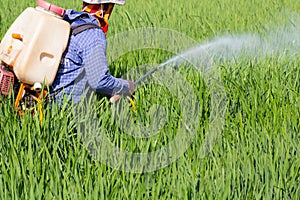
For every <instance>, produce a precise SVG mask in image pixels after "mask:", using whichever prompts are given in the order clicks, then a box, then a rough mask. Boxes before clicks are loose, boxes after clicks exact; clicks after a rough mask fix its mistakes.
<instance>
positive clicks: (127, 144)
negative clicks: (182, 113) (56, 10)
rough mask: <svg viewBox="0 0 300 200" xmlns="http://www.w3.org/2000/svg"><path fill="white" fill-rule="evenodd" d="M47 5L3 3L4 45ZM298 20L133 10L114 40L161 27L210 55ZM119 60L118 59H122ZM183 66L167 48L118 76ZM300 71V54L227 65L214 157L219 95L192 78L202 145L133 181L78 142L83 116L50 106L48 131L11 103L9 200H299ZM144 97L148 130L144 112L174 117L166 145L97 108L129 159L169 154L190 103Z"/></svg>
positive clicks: (230, 5) (117, 64)
mask: <svg viewBox="0 0 300 200" xmlns="http://www.w3.org/2000/svg"><path fill="white" fill-rule="evenodd" d="M50 2H51V3H54V4H56V5H59V6H61V7H64V8H73V9H80V6H81V3H80V1H79V0H78V1H75V0H72V1H71V0H68V1H60V0H53V1H50ZM35 3H36V1H34V0H22V1H16V0H10V1H8V0H1V1H0V8H1V10H0V38H2V37H3V36H4V34H5V32H6V31H7V29H8V28H9V26H10V25H11V23H13V21H14V20H15V18H16V17H17V16H18V15H19V14H20V13H21V12H22V11H23V10H24V9H25V8H26V7H29V6H31V7H34V6H35ZM298 15H299V17H300V1H299V0H264V1H262V0H211V1H199V0H188V1H183V0H182V1H180V0H164V1H161V0H151V1H130V0H128V1H127V4H126V6H123V7H116V8H115V10H114V12H113V15H112V17H111V20H110V27H109V29H110V30H109V33H108V35H107V38H108V39H109V38H110V37H113V36H114V35H115V34H117V33H122V32H124V31H128V30H135V29H138V28H142V27H156V28H164V29H170V30H174V31H177V32H180V33H182V34H184V35H186V36H187V37H190V38H192V39H193V40H194V41H196V42H197V43H199V44H201V43H203V42H206V41H209V40H210V39H212V38H215V37H222V35H239V34H244V33H255V34H260V35H265V34H267V33H268V32H269V31H271V30H274V29H276V28H282V27H286V24H292V25H294V26H298V25H299V23H298V24H297V23H293V20H292V19H295V17H296V18H297V16H298ZM299 37H300V35H299ZM178 48H180V47H178ZM183 50H184V49H183ZM107 54H108V58H110V57H109V54H110V49H108V52H107ZM172 56H174V55H173V53H172V52H166V51H163V50H159V49H147V50H137V51H135V52H130V53H128V54H126V55H123V56H121V57H120V58H119V59H118V60H115V61H113V62H110V63H109V67H110V72H111V73H112V74H113V75H115V76H118V77H119V76H121V75H123V74H125V73H126V72H128V71H129V70H130V69H131V68H132V67H133V66H139V65H143V64H145V63H149V62H152V63H162V62H163V61H165V60H167V59H169V58H170V57H172ZM109 61H110V60H109ZM299 64H300V54H299V53H295V54H294V56H293V57H287V58H281V59H278V58H276V57H265V58H260V59H258V60H256V61H255V62H254V61H253V60H247V59H243V58H241V59H240V60H237V61H236V62H234V63H228V64H226V63H225V64H222V65H218V66H217V67H218V68H219V69H220V71H221V80H222V83H223V84H224V88H225V91H226V96H227V105H228V108H227V111H226V114H225V125H224V128H223V130H222V134H221V135H219V137H218V138H217V139H216V141H215V145H214V146H213V149H212V151H211V152H209V153H208V154H207V155H206V156H205V157H203V156H202V155H200V152H199V149H200V148H201V146H202V145H203V141H204V139H205V132H206V131H207V130H206V129H207V124H208V122H209V118H208V115H209V112H208V111H207V110H208V108H209V106H210V105H209V98H210V97H209V91H208V89H207V88H206V86H205V83H204V81H203V79H202V77H201V75H200V74H199V73H197V71H195V70H186V69H182V71H181V72H182V74H183V76H185V77H186V78H187V79H188V81H189V83H190V84H191V85H192V86H193V88H194V89H195V90H196V91H199V93H197V95H198V97H199V98H200V102H201V113H202V114H201V122H200V125H199V128H198V130H195V131H196V132H197V134H196V137H195V139H194V141H193V143H192V144H191V146H190V147H189V148H188V149H187V151H186V152H185V153H184V154H183V155H182V156H181V157H180V158H179V159H178V160H176V161H175V162H174V163H171V164H170V165H169V166H167V167H165V168H162V169H159V170H157V171H155V172H149V173H129V172H123V171H120V170H115V169H112V168H110V167H109V166H107V165H105V164H103V163H101V162H100V161H98V160H97V159H93V157H92V156H91V155H90V154H89V151H88V150H87V149H86V148H85V146H84V145H83V144H82V140H81V139H80V137H79V136H78V133H79V130H77V129H76V125H75V123H74V121H73V118H72V116H73V115H72V108H65V109H61V108H59V107H56V106H53V107H52V108H51V109H50V108H49V107H48V108H47V109H46V111H45V118H44V121H43V123H42V124H41V123H40V122H39V118H38V117H37V116H34V117H32V116H31V115H30V114H27V115H25V116H24V117H18V116H17V115H16V114H15V111H14V110H13V104H12V102H11V100H10V99H7V98H5V99H3V100H2V104H1V107H0V198H1V199H299V198H300V152H299V149H300V125H299V124H300V67H299ZM135 95H136V96H135V98H136V101H137V105H138V109H140V110H139V111H138V113H139V114H140V116H139V117H140V118H142V119H143V116H144V115H143V114H144V113H143V109H142V108H143V107H147V106H149V104H151V103H155V102H157V101H161V102H163V103H165V105H169V106H170V107H168V108H169V113H170V117H169V119H168V120H167V125H166V127H165V128H164V129H163V131H161V132H160V134H159V135H158V136H157V137H156V138H155V139H149V140H147V141H140V140H138V141H136V140H134V138H131V137H128V136H125V134H124V133H122V132H121V131H120V130H119V129H118V127H117V126H116V125H115V124H114V123H112V122H111V118H112V115H111V112H110V109H109V105H108V102H107V100H105V99H101V100H99V105H98V104H97V105H96V107H97V109H99V110H100V111H101V117H100V121H101V122H100V124H101V126H103V127H106V128H107V135H108V136H109V137H110V138H111V141H113V142H114V143H115V144H116V145H119V146H120V148H123V149H126V150H129V151H139V150H141V151H144V152H147V151H153V150H157V148H159V147H160V146H163V145H164V144H166V143H167V142H169V141H170V140H171V139H172V138H173V137H174V132H175V131H174V130H176V128H178V126H177V125H176V122H177V121H176V120H178V119H177V118H176V116H175V115H176V108H177V107H178V104H179V102H178V101H177V100H176V97H172V96H170V95H168V92H167V91H165V90H164V89H163V88H161V89H160V90H157V88H155V87H154V86H151V85H150V86H149V87H148V88H144V89H141V90H140V91H137V93H136V94H135ZM149 102H150V103H149ZM171 105H172V106H173V107H172V106H171ZM173 108H175V111H174V109H173ZM145 120H146V117H145ZM156 141H158V143H157V144H156ZM154 143H155V144H154Z"/></svg>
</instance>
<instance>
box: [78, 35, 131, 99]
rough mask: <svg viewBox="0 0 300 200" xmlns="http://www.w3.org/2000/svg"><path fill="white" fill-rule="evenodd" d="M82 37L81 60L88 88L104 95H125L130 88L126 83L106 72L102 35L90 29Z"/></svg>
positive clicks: (104, 47) (104, 41)
mask: <svg viewBox="0 0 300 200" xmlns="http://www.w3.org/2000/svg"><path fill="white" fill-rule="evenodd" d="M84 35H85V36H86V37H85V40H81V41H82V45H84V46H85V48H83V49H84V50H83V52H82V58H83V66H84V69H85V72H86V77H87V82H88V84H89V86H90V87H91V88H92V89H94V90H95V91H96V92H99V93H102V94H106V95H114V94H120V93H127V92H128V91H129V88H130V86H129V83H128V81H126V80H123V79H120V78H115V77H113V76H112V75H111V74H110V73H109V72H108V63H107V60H106V39H105V35H104V33H103V32H102V31H101V30H98V29H91V30H88V31H86V32H85V34H84ZM87 36H89V37H87ZM90 36H93V38H91V37H90Z"/></svg>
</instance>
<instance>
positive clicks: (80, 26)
mask: <svg viewBox="0 0 300 200" xmlns="http://www.w3.org/2000/svg"><path fill="white" fill-rule="evenodd" d="M91 28H100V27H99V26H98V25H97V24H94V23H92V22H90V23H83V24H77V25H75V26H71V35H74V36H76V35H77V34H79V33H81V32H83V31H85V30H87V29H91Z"/></svg>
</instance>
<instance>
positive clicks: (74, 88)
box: [50, 0, 134, 103]
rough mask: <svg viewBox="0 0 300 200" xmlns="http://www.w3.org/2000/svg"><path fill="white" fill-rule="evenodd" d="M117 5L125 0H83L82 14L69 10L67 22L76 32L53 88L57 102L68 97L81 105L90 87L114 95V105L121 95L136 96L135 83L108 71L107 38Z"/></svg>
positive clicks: (64, 55)
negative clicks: (109, 22)
mask: <svg viewBox="0 0 300 200" xmlns="http://www.w3.org/2000/svg"><path fill="white" fill-rule="evenodd" d="M115 4H118V5H124V4H125V0H83V6H82V10H81V12H77V11H74V10H67V11H66V14H65V15H64V20H66V21H68V22H70V24H71V27H72V28H71V30H72V29H73V31H71V36H70V40H69V44H68V47H67V49H66V51H65V52H64V54H63V56H62V60H61V64H60V66H59V69H58V72H57V75H56V77H55V80H54V82H53V84H52V86H51V88H50V93H51V94H52V95H53V96H55V99H56V100H58V101H61V100H62V98H63V97H66V98H68V100H69V101H72V102H74V103H78V102H79V101H80V99H81V98H82V97H84V95H85V94H86V92H87V91H88V90H89V89H90V88H91V89H92V90H94V91H96V92H97V93H100V94H103V95H108V96H110V97H111V98H110V101H111V102H112V103H113V102H114V101H116V100H118V99H119V98H120V97H121V95H126V96H128V95H131V94H132V93H133V91H134V84H133V82H132V81H130V80H124V79H120V78H115V77H113V76H112V75H110V74H109V72H108V64H107V60H106V36H105V35H106V32H107V30H108V19H109V17H110V15H111V13H112V10H113V8H114V5H115ZM86 24H89V26H87V25H86ZM81 25H83V26H81ZM79 26H81V28H78V27H79ZM74 27H77V28H76V29H74ZM74 32H75V33H74Z"/></svg>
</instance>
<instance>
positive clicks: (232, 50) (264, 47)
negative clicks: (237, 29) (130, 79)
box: [135, 23, 300, 84]
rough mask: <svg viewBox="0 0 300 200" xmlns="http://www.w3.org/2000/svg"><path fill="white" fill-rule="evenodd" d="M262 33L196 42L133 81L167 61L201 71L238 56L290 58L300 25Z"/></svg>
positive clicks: (296, 50) (299, 44)
mask: <svg viewBox="0 0 300 200" xmlns="http://www.w3.org/2000/svg"><path fill="white" fill-rule="evenodd" d="M299 24H300V23H299ZM265 35H266V36H265V37H263V36H260V35H258V34H242V35H238V36H222V37H217V38H215V39H213V40H211V41H209V42H207V43H204V44H201V45H196V46H194V47H192V48H190V49H188V50H186V51H184V52H182V53H180V54H178V55H176V56H174V57H173V58H171V59H169V60H167V61H166V62H164V63H162V64H160V65H158V66H157V67H154V68H152V69H151V70H150V71H148V72H147V73H145V74H144V75H143V76H141V77H140V78H139V79H137V80H136V81H135V84H138V83H140V82H142V80H144V79H145V78H146V77H148V76H150V75H151V74H153V73H154V72H156V71H157V70H158V69H160V68H162V67H165V66H167V65H168V64H172V65H173V66H178V65H180V64H183V63H185V62H189V63H193V66H197V67H198V68H197V69H198V70H200V72H203V73H204V72H206V71H207V70H208V69H210V68H211V67H213V66H214V65H215V64H216V62H218V63H220V62H222V61H226V62H235V61H237V60H239V59H241V58H243V59H244V60H245V59H246V60H252V59H259V58H263V57H266V56H270V57H273V56H276V57H278V58H279V59H280V58H286V57H288V58H292V57H296V56H297V54H298V53H299V51H300V37H299V35H300V28H299V26H297V23H293V25H290V26H288V27H286V28H281V29H277V30H275V31H272V32H269V33H266V34H265Z"/></svg>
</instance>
